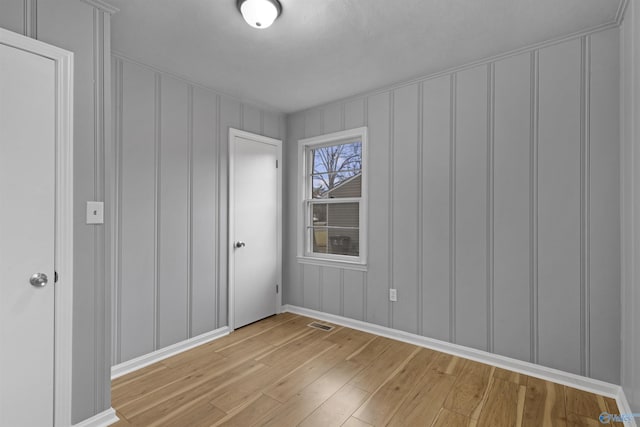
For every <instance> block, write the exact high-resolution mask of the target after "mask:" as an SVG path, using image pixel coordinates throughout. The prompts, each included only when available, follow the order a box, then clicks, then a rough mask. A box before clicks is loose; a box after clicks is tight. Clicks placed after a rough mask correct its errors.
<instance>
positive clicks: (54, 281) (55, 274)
mask: <svg viewBox="0 0 640 427" xmlns="http://www.w3.org/2000/svg"><path fill="white" fill-rule="evenodd" d="M53 283H58V272H57V271H54V272H53Z"/></svg>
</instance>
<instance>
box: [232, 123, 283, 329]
mask: <svg viewBox="0 0 640 427" xmlns="http://www.w3.org/2000/svg"><path fill="white" fill-rule="evenodd" d="M245 136H247V137H243V136H238V135H233V134H232V135H231V145H232V146H231V147H230V148H231V150H230V153H231V162H232V165H231V174H232V177H231V188H230V191H231V194H230V195H231V197H230V201H231V204H232V205H231V210H230V213H231V215H232V218H231V221H230V224H231V230H230V238H231V246H232V247H231V253H230V255H229V256H230V257H232V260H231V261H232V262H231V264H230V265H231V268H232V271H231V273H232V274H231V276H230V277H231V291H232V292H233V295H232V301H233V309H232V316H233V327H234V328H239V327H241V326H244V325H247V324H249V323H252V322H255V321H257V320H260V319H263V318H265V317H268V316H271V315H273V314H275V313H276V310H277V291H278V290H277V287H278V286H279V284H278V262H279V256H278V252H279V248H278V237H279V236H278V233H279V230H278V212H279V207H278V203H279V201H278V182H279V180H278V173H279V169H278V167H277V166H278V165H277V161H278V156H279V147H278V146H276V145H273V144H271V143H265V142H261V141H259V140H256V139H254V138H251V137H250V136H248V135H246V134H245Z"/></svg>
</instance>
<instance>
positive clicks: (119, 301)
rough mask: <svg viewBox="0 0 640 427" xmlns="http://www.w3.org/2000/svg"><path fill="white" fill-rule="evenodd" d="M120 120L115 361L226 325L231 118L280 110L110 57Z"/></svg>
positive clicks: (266, 124)
mask: <svg viewBox="0 0 640 427" xmlns="http://www.w3.org/2000/svg"><path fill="white" fill-rule="evenodd" d="M113 62H114V69H115V70H116V71H117V70H122V72H121V73H120V74H121V75H119V76H117V78H116V79H115V82H114V83H115V87H114V93H116V94H118V96H116V101H117V102H116V104H115V105H114V112H115V117H116V118H117V122H118V123H120V124H119V126H118V127H119V128H120V129H119V131H118V132H116V144H117V146H118V147H119V150H120V152H119V156H118V161H117V165H116V166H117V170H119V171H120V176H119V185H118V189H117V191H116V193H117V194H116V195H117V201H118V211H119V212H120V214H119V218H118V221H117V223H118V232H117V234H118V236H119V240H118V245H117V248H116V253H117V257H118V263H117V265H118V269H117V280H116V284H115V288H116V290H115V292H114V295H117V298H115V300H114V303H115V305H116V307H115V310H114V312H115V313H116V315H115V316H114V318H113V319H112V321H113V328H114V330H115V333H114V337H115V338H114V341H115V342H114V345H115V346H116V350H117V351H116V352H115V356H114V360H113V364H117V363H122V362H125V361H127V360H131V359H133V358H135V357H138V356H141V355H144V354H147V353H150V352H153V351H155V350H159V349H161V348H163V347H166V346H168V345H171V344H174V343H178V342H180V341H183V340H185V339H188V338H192V337H195V336H197V335H201V334H203V333H207V332H210V331H212V330H215V329H216V328H219V327H222V326H224V325H226V324H227V267H226V266H227V242H228V235H227V234H228V233H227V209H228V206H227V197H228V196H227V192H228V189H227V170H228V160H227V157H228V147H227V141H228V133H229V127H234V128H239V129H243V130H244V129H247V128H248V129H249V130H250V131H254V132H258V133H262V134H266V135H267V136H270V137H273V138H280V137H282V132H283V116H282V115H280V114H278V113H273V112H265V111H262V110H259V109H257V108H256V107H253V106H248V105H245V104H242V103H240V102H239V101H237V100H234V99H231V98H228V97H224V96H222V95H220V94H217V93H215V92H213V91H211V90H209V89H206V88H203V87H201V86H198V85H195V84H192V83H190V82H187V81H184V80H182V79H179V78H176V77H173V76H171V75H169V74H166V73H163V72H160V71H157V70H154V69H151V68H150V67H147V66H145V65H143V64H138V63H135V62H133V61H130V60H128V59H124V58H120V57H118V56H117V55H114V56H113Z"/></svg>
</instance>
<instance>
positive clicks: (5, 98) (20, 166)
mask: <svg viewBox="0 0 640 427" xmlns="http://www.w3.org/2000/svg"><path fill="white" fill-rule="evenodd" d="M55 135H56V67H55V61H53V60H52V59H49V58H45V57H43V56H39V55H36V54H33V53H30V52H26V51H24V50H20V49H17V48H15V47H11V46H7V45H4V44H0V272H2V273H1V275H0V425H1V426H22V427H31V426H33V427H42V426H51V425H53V415H54V414H53V405H54V377H53V373H54V286H53V282H54V230H55V228H54V227H55V222H54V221H55V217H54V212H55V205H54V200H55V157H54V155H55V147H56V136H55ZM37 273H40V274H41V275H42V276H40V278H41V279H40V281H42V280H43V279H44V276H43V275H46V276H47V277H48V283H44V282H41V283H40V284H41V285H42V286H34V285H32V284H31V283H30V277H31V276H32V275H33V274H37ZM34 283H35V284H36V285H38V283H36V282H35V281H34Z"/></svg>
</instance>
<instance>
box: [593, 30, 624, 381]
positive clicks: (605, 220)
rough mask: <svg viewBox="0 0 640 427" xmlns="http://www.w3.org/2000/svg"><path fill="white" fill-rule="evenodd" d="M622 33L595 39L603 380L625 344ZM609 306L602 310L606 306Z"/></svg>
mask: <svg viewBox="0 0 640 427" xmlns="http://www.w3.org/2000/svg"><path fill="white" fill-rule="evenodd" d="M619 37H620V35H619V31H618V30H617V29H611V30H607V31H603V32H601V33H597V34H593V35H592V36H590V47H591V49H590V54H591V58H590V61H589V66H590V70H589V71H590V79H591V91H590V96H589V98H590V100H591V102H590V114H589V116H588V117H589V118H588V126H589V129H590V133H589V157H588V161H589V188H588V191H589V193H588V194H589V209H588V212H589V222H588V224H587V226H588V236H589V253H588V259H587V267H588V272H589V276H588V277H589V293H590V298H589V300H590V302H589V304H590V306H589V307H588V312H589V325H590V331H589V332H590V334H591V335H590V339H589V341H590V343H591V345H590V346H589V350H590V366H589V367H588V368H589V369H590V374H591V375H593V376H595V377H597V378H616V377H617V376H618V375H619V372H618V370H617V369H616V366H615V365H612V364H611V357H612V356H611V353H610V350H611V349H612V348H617V347H618V346H619V344H620V340H619V335H618V334H614V333H611V331H618V330H620V317H619V316H617V315H612V314H613V313H617V312H618V310H619V306H620V287H619V286H618V284H619V283H620V261H619V260H620V228H619V226H620V224H619V222H618V221H615V220H612V219H618V218H620V194H619V192H617V191H613V190H612V189H615V188H618V186H619V182H620V176H619V170H620V151H619V144H618V141H619V140H620V134H619V126H618V124H619V122H618V118H619V105H620V99H619V95H618V84H619V79H618V76H619V73H620V58H619V49H618V46H619ZM603 306H604V307H607V308H608V309H607V310H601V309H600V307H603Z"/></svg>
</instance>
